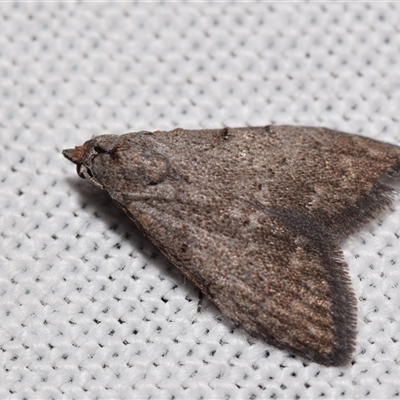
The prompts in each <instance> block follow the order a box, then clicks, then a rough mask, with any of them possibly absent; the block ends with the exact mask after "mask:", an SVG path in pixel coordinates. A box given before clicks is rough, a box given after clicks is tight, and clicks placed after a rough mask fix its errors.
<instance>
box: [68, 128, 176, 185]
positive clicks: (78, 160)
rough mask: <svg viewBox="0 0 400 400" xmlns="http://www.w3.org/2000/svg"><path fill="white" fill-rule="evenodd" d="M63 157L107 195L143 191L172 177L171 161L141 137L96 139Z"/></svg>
mask: <svg viewBox="0 0 400 400" xmlns="http://www.w3.org/2000/svg"><path fill="white" fill-rule="evenodd" d="M63 155H64V156H65V157H66V158H67V159H68V160H70V161H72V162H73V163H74V164H76V166H77V173H78V175H79V176H80V177H81V178H84V179H87V180H88V181H90V182H91V183H93V184H94V185H95V186H97V187H99V188H101V189H106V190H107V191H116V192H126V191H127V190H128V189H127V188H129V190H141V188H143V187H144V186H155V185H158V184H160V183H162V182H163V181H164V180H165V179H167V178H168V177H169V176H170V175H171V174H172V169H171V166H170V162H169V161H168V159H167V158H166V157H165V156H163V155H162V154H160V153H158V152H157V151H155V149H154V148H153V147H152V145H151V143H149V141H148V140H143V138H141V136H140V135H139V134H138V135H134V136H130V137H128V135H121V136H118V135H101V136H96V137H93V138H92V139H91V140H89V141H87V142H86V143H84V144H83V145H82V146H77V147H75V148H74V149H67V150H64V151H63Z"/></svg>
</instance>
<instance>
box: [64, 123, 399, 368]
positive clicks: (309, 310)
mask: <svg viewBox="0 0 400 400" xmlns="http://www.w3.org/2000/svg"><path fill="white" fill-rule="evenodd" d="M63 154H64V156H65V157H67V158H68V159H69V160H70V161H72V162H73V163H75V164H77V170H78V175H79V176H80V177H82V178H85V179H87V180H89V181H90V182H92V183H93V184H94V185H95V186H97V187H99V188H101V189H104V190H106V191H107V192H108V193H109V194H110V196H111V197H112V199H113V200H114V201H115V202H116V203H117V205H118V206H119V207H121V208H122V209H123V210H124V211H125V212H126V214H127V215H128V216H129V218H130V219H131V220H132V221H133V222H134V223H135V224H136V225H137V226H138V227H139V228H140V229H141V230H142V231H143V232H144V234H145V235H146V236H147V237H148V238H149V239H150V240H151V241H152V242H153V243H154V244H155V245H156V246H157V247H158V248H159V249H160V250H161V252H162V253H163V254H164V255H165V256H166V257H167V258H168V260H169V261H170V262H171V263H172V264H173V265H175V266H176V267H178V268H179V270H180V271H181V272H182V273H183V275H184V276H185V277H186V278H188V279H189V280H190V281H192V282H193V283H194V284H195V285H196V286H197V287H198V288H199V289H200V290H201V291H202V292H203V293H204V294H205V296H206V297H207V298H208V299H209V300H211V301H212V302H213V303H214V304H215V305H216V306H217V307H218V308H219V310H220V311H221V312H222V313H223V314H225V315H226V316H227V317H228V318H229V319H230V320H231V321H233V322H234V323H235V324H236V325H238V326H240V327H242V328H244V329H245V330H246V331H247V332H248V333H249V334H250V335H253V336H255V337H258V338H262V339H264V340H265V341H267V342H268V343H270V344H272V345H275V346H276V347H278V348H280V349H286V350H288V351H290V352H292V353H294V354H297V355H299V356H301V357H303V358H305V359H308V360H311V361H314V362H317V363H320V364H324V365H328V366H330V365H332V366H339V365H344V364H346V363H348V362H349V361H350V360H351V357H352V353H353V351H354V347H355V333H356V299H355V296H354V293H353V290H352V288H351V283H350V279H349V275H348V271H347V265H346V263H345V262H344V260H343V254H342V251H341V249H340V245H341V243H342V242H343V240H344V239H346V238H347V237H348V236H349V234H351V233H352V232H354V231H356V230H358V229H359V228H360V227H361V226H362V225H363V224H365V223H366V222H368V221H370V220H371V219H372V218H373V217H374V216H375V215H376V214H377V213H379V212H380V211H381V210H383V209H384V208H385V207H386V206H387V205H389V204H390V202H391V201H392V199H393V196H394V194H395V192H396V190H397V189H396V187H398V183H399V180H400V148H399V147H396V146H393V145H390V144H385V143H381V142H378V141H375V140H372V139H368V138H365V137H360V136H354V135H349V134H346V133H341V132H336V131H332V130H329V129H325V128H310V127H298V126H266V127H255V128H225V129H215V130H208V129H204V130H183V129H175V130H173V131H170V132H162V131H157V132H137V133H127V134H125V135H121V136H116V135H102V136H97V137H94V138H92V139H91V140H89V141H87V142H86V143H84V144H83V145H82V146H78V147H75V149H69V150H64V152H63Z"/></svg>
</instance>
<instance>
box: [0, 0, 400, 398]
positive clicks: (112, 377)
mask: <svg viewBox="0 0 400 400" xmlns="http://www.w3.org/2000/svg"><path fill="white" fill-rule="evenodd" d="M399 20H400V4H399V3H383V2H375V3H363V2H353V3H343V2H338V3H280V4H278V3H260V2H254V3H253V2H243V3H222V2H220V3H214V4H211V3H199V2H197V3H179V2H178V3H177V2H173V3H168V2H164V3H136V4H133V3H75V2H72V3H63V2H54V3H46V2H41V3H39V2H33V3H1V5H0V21H1V22H0V79H1V85H0V86H1V87H0V96H1V97H0V98H1V102H0V104H1V106H0V132H1V133H0V138H1V148H0V182H1V190H0V207H1V213H0V235H1V241H0V316H1V319H0V398H2V399H3V398H9V399H23V398H25V399H34V398H40V399H52V398H62V397H64V398H75V399H81V398H86V399H106V398H121V399H127V398H136V399H150V398H152V399H155V398H157V399H173V398H175V399H184V398H188V399H189V398H190V399H206V398H219V399H265V398H274V399H277V398H289V399H294V398H300V399H309V398H325V399H328V398H343V399H348V398H360V399H361V398H371V399H372V398H382V399H383V398H398V397H399V396H400V287H399V283H400V239H399V237H400V202H399V199H398V198H397V200H396V202H395V203H394V204H393V207H392V208H391V209H390V210H388V211H387V212H386V213H385V215H384V216H380V217H379V218H378V219H377V220H376V221H375V222H373V223H371V224H370V225H369V226H367V227H366V228H365V229H364V230H363V231H362V232H360V234H358V235H357V236H354V237H353V238H351V239H350V240H349V241H348V242H347V243H346V245H345V253H346V259H347V261H348V263H349V265H350V274H351V277H352V281H353V284H354V289H355V291H356V294H357V297H358V299H359V311H358V337H357V339H358V344H357V349H356V353H355V355H354V362H353V364H352V365H349V366H348V367H346V368H325V367H322V366H319V365H316V364H313V363H310V364H304V363H303V362H302V360H300V359H298V358H293V357H290V356H289V355H288V354H287V353H285V352H283V351H280V350H277V349H275V348H273V347H271V346H269V345H267V344H265V343H263V342H261V341H257V340H254V339H252V338H250V337H249V336H248V335H247V334H246V333H244V332H242V331H241V330H238V329H236V330H235V329H233V327H232V325H231V324H230V323H229V322H228V321H227V320H226V319H224V318H223V317H221V316H220V314H219V313H218V311H217V310H216V309H215V308H214V307H213V306H212V305H211V304H210V303H208V302H206V301H204V302H203V308H204V310H203V311H202V312H200V313H199V312H198V311H197V307H198V293H197V291H196V290H195V289H194V288H193V286H192V285H191V284H190V283H189V282H185V281H184V279H183V278H182V277H181V276H180V274H179V273H178V272H176V271H175V270H174V269H173V268H170V267H169V266H168V263H167V262H166V261H165V260H164V259H163V258H162V257H161V256H160V255H159V253H158V252H157V250H156V249H155V248H154V247H153V246H152V245H151V244H149V242H148V241H146V240H145V239H144V238H143V237H142V236H141V234H140V233H139V232H138V231H137V230H136V228H135V227H133V225H132V224H131V223H130V222H129V221H128V220H127V218H126V217H125V216H124V214H123V213H122V212H121V211H120V210H118V209H116V207H115V206H114V205H113V203H112V202H111V201H110V200H109V198H108V197H107V195H106V194H105V193H102V192H100V191H99V190H97V189H96V188H94V187H93V186H91V185H90V184H89V183H87V182H85V181H83V180H80V179H79V178H78V177H77V176H76V174H75V173H74V168H73V166H72V164H70V163H69V162H68V161H67V160H65V159H64V158H63V157H62V155H61V154H60V152H61V150H62V149H63V148H67V147H73V146H75V145H78V144H82V143H83V142H84V141H85V140H87V139H88V138H90V137H91V136H92V135H97V134H103V133H125V132H128V131H138V130H156V129H172V128H174V127H176V126H181V127H185V128H202V127H211V128H219V127H224V126H244V125H266V124H271V123H288V124H302V125H314V126H321V125H322V126H327V127H330V128H333V129H340V130H343V131H347V132H352V133H359V134H363V135H365V136H370V137H374V138H378V139H381V140H384V141H389V142H392V143H395V144H398V145H400V123H399V109H400V51H399V49H400V34H399Z"/></svg>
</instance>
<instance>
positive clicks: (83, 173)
mask: <svg viewBox="0 0 400 400" xmlns="http://www.w3.org/2000/svg"><path fill="white" fill-rule="evenodd" d="M90 142H91V141H90V140H89V141H88V142H86V143H84V144H83V145H82V146H76V147H75V148H74V149H65V150H63V152H62V153H63V155H64V157H65V158H67V159H68V160H69V161H71V162H73V163H74V164H76V172H77V174H78V175H79V177H80V178H82V179H87V180H88V181H89V182H91V183H93V185H95V186H97V187H99V188H100V189H104V186H103V185H102V184H101V183H100V182H99V181H97V180H96V179H95V178H94V176H93V173H92V171H91V169H90V160H91V159H92V158H93V156H95V154H96V152H95V151H94V148H93V146H90V144H91V143H90Z"/></svg>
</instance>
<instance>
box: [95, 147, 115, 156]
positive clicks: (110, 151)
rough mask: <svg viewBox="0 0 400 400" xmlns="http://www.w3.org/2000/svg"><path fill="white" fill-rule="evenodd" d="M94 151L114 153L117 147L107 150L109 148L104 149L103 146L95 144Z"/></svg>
mask: <svg viewBox="0 0 400 400" xmlns="http://www.w3.org/2000/svg"><path fill="white" fill-rule="evenodd" d="M93 149H94V151H95V152H96V153H97V155H98V154H112V153H114V151H115V149H111V150H107V149H103V147H101V146H94V148H93Z"/></svg>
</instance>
